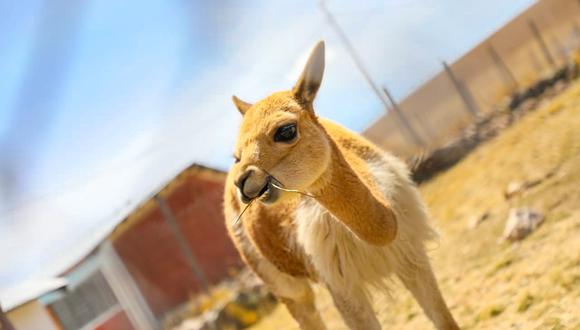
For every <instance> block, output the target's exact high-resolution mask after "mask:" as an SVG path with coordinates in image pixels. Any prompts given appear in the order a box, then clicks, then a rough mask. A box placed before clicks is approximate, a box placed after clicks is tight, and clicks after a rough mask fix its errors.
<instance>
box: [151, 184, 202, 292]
mask: <svg viewBox="0 0 580 330" xmlns="http://www.w3.org/2000/svg"><path fill="white" fill-rule="evenodd" d="M154 198H155V202H156V203H157V205H159V209H160V210H161V214H162V215H163V218H164V219H165V221H166V222H167V224H168V225H169V228H171V231H172V232H173V235H174V236H175V238H176V239H177V243H178V244H179V247H180V248H181V253H183V256H184V257H185V261H186V262H187V265H188V266H189V267H190V268H191V271H192V273H193V276H195V278H196V280H197V281H198V282H199V283H200V284H201V287H202V289H203V290H204V291H205V292H208V291H209V283H208V281H207V278H206V276H205V274H204V272H203V270H202V269H201V267H200V266H199V264H198V263H197V260H196V259H195V256H194V255H193V253H192V252H191V249H190V247H189V245H188V244H187V241H186V240H185V237H184V236H183V233H182V232H181V230H180V229H179V225H178V224H177V220H176V219H175V216H173V212H171V209H170V208H169V206H168V205H167V203H166V202H165V200H164V199H163V198H161V196H159V195H158V194H157V195H155V197H154Z"/></svg>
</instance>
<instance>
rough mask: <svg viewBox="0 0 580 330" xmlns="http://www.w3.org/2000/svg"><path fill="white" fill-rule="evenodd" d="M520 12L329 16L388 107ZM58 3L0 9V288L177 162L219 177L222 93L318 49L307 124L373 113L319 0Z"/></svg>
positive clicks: (517, 7)
mask: <svg viewBox="0 0 580 330" xmlns="http://www.w3.org/2000/svg"><path fill="white" fill-rule="evenodd" d="M532 2H533V1H531V0H514V1H501V0H490V1H460V0H453V1H450V0H449V1H443V0H388V1H373V0H370V1H356V2H352V1H346V0H336V1H332V0H328V7H329V8H330V10H332V11H333V12H334V13H335V14H336V17H337V19H338V21H339V22H340V23H341V24H342V25H343V26H344V29H345V30H346V32H347V33H348V35H349V36H350V37H351V39H352V41H353V43H354V45H355V46H356V47H357V48H358V49H359V51H360V54H361V57H362V58H363V60H364V61H365V63H366V64H367V66H368V68H369V71H370V72H371V75H372V76H373V78H375V80H376V81H377V82H378V83H379V84H386V85H387V86H389V88H390V89H391V90H392V92H393V94H394V95H395V97H396V98H399V99H400V98H402V97H404V96H405V95H406V94H407V93H409V92H411V91H412V90H413V89H414V88H415V87H417V86H419V85H420V84H421V83H422V82H423V81H425V80H427V79H428V78H429V77H430V76H432V75H433V74H435V73H436V72H437V71H439V70H440V64H439V63H440V60H442V59H445V60H450V61H451V60H453V59H455V58H457V57H458V56H460V55H461V54H463V53H464V52H465V51H467V50H468V49H470V48H471V47H472V46H474V45H475V44H476V43H477V42H479V41H480V40H481V39H483V38H484V37H486V36H487V35H489V34H490V33H491V32H493V31H494V30H496V29H497V28H499V27H500V26H501V25H502V24H504V23H505V22H507V21H508V20H509V19H510V18H511V17H513V16H514V15H515V14H517V13H518V12H520V11H521V10H523V9H524V8H526V7H527V6H529V5H530V4H531V3H532ZM72 3H74V4H75V5H71V2H69V1H65V0H54V1H47V0H21V1H10V0H0V13H1V14H0V15H1V16H2V19H0V54H2V55H1V57H0V77H2V79H0V165H2V166H0V168H4V170H3V171H4V174H3V175H2V174H0V176H1V177H0V251H17V252H14V253H11V254H2V255H0V287H2V286H7V285H11V284H13V283H16V282H18V281H21V280H23V279H26V278H29V277H31V276H40V275H39V274H47V273H50V272H54V271H56V269H57V268H58V267H59V266H62V264H65V263H66V262H69V261H70V260H71V258H72V259H74V257H76V256H77V255H79V254H82V252H83V250H82V248H80V247H79V246H81V245H82V244H81V243H84V244H85V245H86V246H90V243H91V242H92V241H91V239H90V238H92V239H94V240H96V239H98V238H99V237H100V236H99V235H101V234H102V233H104V232H106V231H107V230H108V229H110V228H111V227H112V226H114V224H115V223H116V222H117V221H118V220H119V219H120V218H122V217H123V216H124V215H125V214H126V213H127V212H129V211H130V210H131V209H132V208H133V207H134V205H135V204H136V203H138V202H140V201H141V200H142V199H143V198H145V197H146V196H147V195H148V194H149V193H151V192H152V191H153V190H155V189H157V188H158V187H159V186H160V185H161V184H163V183H164V182H166V181H167V180H169V179H170V178H171V177H172V176H173V175H175V174H176V173H177V172H178V171H179V170H181V169H182V168H184V167H185V166H187V165H188V164H190V163H191V162H200V163H202V164H205V165H208V166H213V167H216V168H219V169H223V170H226V169H227V167H228V166H229V164H230V163H231V152H232V145H233V141H234V139H235V135H236V130H237V125H238V123H239V119H240V118H239V115H238V113H237V111H236V110H235V109H234V107H233V106H232V105H231V104H230V96H231V95H232V94H236V95H238V96H239V97H241V98H243V99H245V100H247V101H256V100H258V99H260V98H261V97H263V96H265V95H267V94H268V93H270V92H273V91H276V90H281V89H288V88H290V87H291V86H292V84H293V81H294V79H296V78H297V76H298V74H299V72H300V69H301V65H302V64H303V62H304V61H305V59H306V56H307V54H308V52H309V50H310V47H312V45H314V43H315V42H316V41H317V40H320V39H324V40H326V43H327V71H326V74H325V78H324V82H323V87H322V89H321V91H320V93H319V97H318V100H317V103H316V108H317V111H318V113H319V114H320V115H321V116H324V117H329V118H331V119H333V120H335V121H338V122H339V123H342V124H343V125H345V126H347V127H349V128H351V129H354V130H357V131H360V130H362V129H364V128H365V127H366V126H368V125H369V124H370V123H371V122H372V121H373V120H375V119H376V118H377V117H378V116H380V115H381V114H382V113H383V110H382V109H381V106H380V104H379V102H378V101H377V99H376V98H375V97H374V95H373V94H372V93H371V92H370V90H369V88H368V87H367V85H366V84H365V82H364V80H363V79H362V77H361V75H360V74H359V73H358V72H357V70H356V68H355V66H354V65H353V63H352V61H351V60H350V58H349V57H348V56H347V54H346V53H345V52H344V50H343V48H342V45H341V44H340V43H339V42H338V39H337V38H336V36H335V35H334V34H333V32H332V31H331V30H330V29H329V27H328V25H327V23H326V21H325V18H324V17H323V15H322V14H321V13H320V11H319V10H318V4H317V1H290V0H283V1H257V0H256V1H244V2H243V4H242V2H239V1H233V0H220V1H203V2H202V1H185V0H146V1H137V0H127V1H114V0H99V1H96V0H84V1H76V2H72ZM73 247H74V248H73ZM71 250H74V252H75V253H76V254H75V253H72V254H71Z"/></svg>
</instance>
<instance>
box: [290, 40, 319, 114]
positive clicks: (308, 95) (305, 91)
mask: <svg viewBox="0 0 580 330" xmlns="http://www.w3.org/2000/svg"><path fill="white" fill-rule="evenodd" d="M323 75H324V41H319V42H318V43H317V44H316V46H314V49H313V50H312V53H310V57H309V58H308V61H307V62H306V66H305V67H304V71H302V74H301V75H300V78H299V79H298V82H296V85H294V88H292V92H293V93H294V95H295V96H296V97H298V98H299V99H301V100H302V101H305V102H306V103H312V101H314V97H316V92H318V88H319V87H320V83H321V82H322V76H323Z"/></svg>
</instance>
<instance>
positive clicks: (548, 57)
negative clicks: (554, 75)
mask: <svg viewBox="0 0 580 330" xmlns="http://www.w3.org/2000/svg"><path fill="white" fill-rule="evenodd" d="M528 25H529V27H530V30H531V31H532V34H533V35H534V38H536V41H537V42H538V45H540V48H541V49H542V53H543V54H544V57H545V58H546V61H547V62H548V63H550V65H551V66H552V68H556V61H555V60H554V57H552V54H550V50H549V49H548V45H547V44H546V42H545V41H544V38H542V34H541V33H540V29H538V26H537V25H536V23H535V22H534V20H532V19H531V18H530V19H528Z"/></svg>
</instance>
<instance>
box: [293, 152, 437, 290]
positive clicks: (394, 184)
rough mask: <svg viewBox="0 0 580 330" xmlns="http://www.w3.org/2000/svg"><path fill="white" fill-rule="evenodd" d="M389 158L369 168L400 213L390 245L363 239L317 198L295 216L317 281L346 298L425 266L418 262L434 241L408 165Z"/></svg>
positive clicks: (382, 286) (302, 206)
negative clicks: (428, 243)
mask: <svg viewBox="0 0 580 330" xmlns="http://www.w3.org/2000/svg"><path fill="white" fill-rule="evenodd" d="M389 160H390V159H389V158H388V157H387V158H386V159H385V161H381V162H379V163H376V164H371V165H370V166H369V169H371V172H372V174H373V176H374V178H375V180H376V182H377V183H378V184H379V186H381V188H383V193H384V194H385V196H386V197H387V199H388V200H389V201H390V202H391V203H392V207H393V209H394V211H395V214H396V215H397V221H398V227H399V230H398V234H397V237H396V239H395V240H394V241H393V242H392V243H391V244H390V245H388V246H387V247H380V246H375V245H371V244H369V243H367V242H365V241H362V240H361V239H359V238H358V237H357V236H356V235H355V234H354V233H353V232H352V231H350V230H349V229H348V228H347V227H346V226H344V225H343V224H342V223H341V222H340V221H339V220H338V219H336V218H335V217H334V216H333V215H332V214H330V213H329V212H328V211H327V210H326V209H325V208H324V207H323V206H321V205H320V204H319V203H318V202H316V201H315V200H304V201H303V202H302V204H301V205H300V206H299V208H298V210H297V212H296V223H297V240H298V243H299V244H301V245H302V247H303V248H304V251H305V252H306V254H307V255H308V256H309V257H310V258H311V261H312V264H313V266H314V268H315V270H316V271H317V273H318V274H317V275H318V277H319V278H320V279H322V280H323V281H324V282H325V283H326V284H327V285H329V286H330V287H332V288H334V289H338V290H346V292H345V293H346V294H356V293H363V294H366V293H367V289H368V288H369V286H373V287H378V288H385V289H387V286H386V284H387V281H388V279H389V278H390V276H389V275H390V274H392V273H393V272H394V273H397V274H399V275H400V276H405V272H407V271H409V269H410V268H412V267H413V266H420V265H419V264H420V263H421V262H424V260H418V259H423V258H422V257H420V256H423V255H424V253H423V243H424V242H423V241H424V240H426V239H428V238H431V237H433V231H432V230H431V229H430V227H429V226H428V223H427V216H426V214H425V212H424V208H423V204H422V202H421V200H420V198H419V195H418V193H417V192H416V189H415V188H414V187H413V186H412V184H411V183H410V182H409V180H408V179H407V178H406V173H405V170H404V167H402V165H400V164H399V163H398V162H395V163H392V162H389ZM361 221H364V219H362V220H361Z"/></svg>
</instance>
